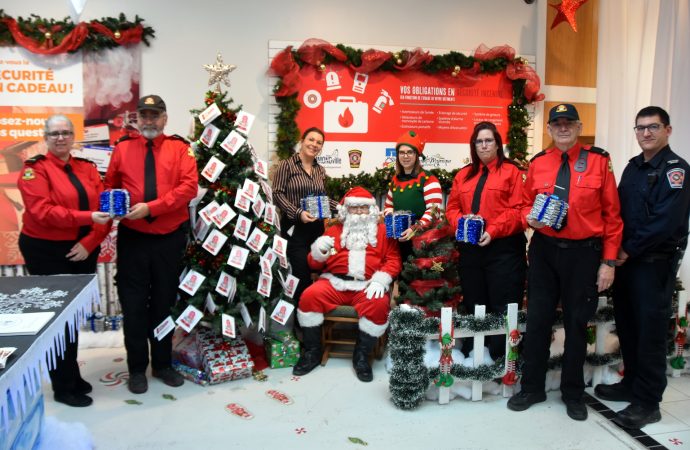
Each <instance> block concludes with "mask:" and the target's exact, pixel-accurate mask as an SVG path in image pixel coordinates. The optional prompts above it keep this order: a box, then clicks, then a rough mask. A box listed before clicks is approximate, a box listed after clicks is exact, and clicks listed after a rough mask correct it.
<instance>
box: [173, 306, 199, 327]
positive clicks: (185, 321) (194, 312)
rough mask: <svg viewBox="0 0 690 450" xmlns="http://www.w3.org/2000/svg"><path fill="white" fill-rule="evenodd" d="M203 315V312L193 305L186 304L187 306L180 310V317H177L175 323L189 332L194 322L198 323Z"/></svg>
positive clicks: (194, 324)
mask: <svg viewBox="0 0 690 450" xmlns="http://www.w3.org/2000/svg"><path fill="white" fill-rule="evenodd" d="M203 315H204V314H203V313H202V312H201V311H199V310H198V309H196V308H195V307H194V305H188V306H187V308H186V309H185V310H184V311H182V314H180V317H178V318H177V320H176V321H175V323H176V324H177V325H178V326H179V327H180V328H182V329H183V330H185V331H186V332H187V333H189V332H191V331H192V329H193V328H194V327H195V326H196V324H197V323H199V321H200V320H201V318H202V317H203Z"/></svg>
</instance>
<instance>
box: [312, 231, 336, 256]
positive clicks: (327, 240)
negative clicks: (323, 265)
mask: <svg viewBox="0 0 690 450" xmlns="http://www.w3.org/2000/svg"><path fill="white" fill-rule="evenodd" d="M314 245H315V246H316V249H317V250H318V251H319V253H321V254H323V255H327V254H328V252H330V251H331V249H332V248H333V246H334V245H335V239H333V237H332V236H320V237H318V238H317V239H316V241H314Z"/></svg>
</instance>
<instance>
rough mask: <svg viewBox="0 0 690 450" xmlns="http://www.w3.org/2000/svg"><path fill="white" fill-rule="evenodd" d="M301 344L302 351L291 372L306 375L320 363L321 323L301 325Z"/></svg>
mask: <svg viewBox="0 0 690 450" xmlns="http://www.w3.org/2000/svg"><path fill="white" fill-rule="evenodd" d="M302 345H303V346H304V353H302V356H300V358H299V361H297V364H295V367H293V368H292V374H293V375H296V376H302V375H306V374H308V373H309V372H311V371H312V370H314V369H315V368H316V366H318V365H319V364H321V325H319V326H317V327H302Z"/></svg>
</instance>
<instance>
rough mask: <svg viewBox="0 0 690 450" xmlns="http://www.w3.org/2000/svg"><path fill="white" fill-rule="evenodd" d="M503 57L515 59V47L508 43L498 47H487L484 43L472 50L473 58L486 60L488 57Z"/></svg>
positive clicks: (509, 59)
mask: <svg viewBox="0 0 690 450" xmlns="http://www.w3.org/2000/svg"><path fill="white" fill-rule="evenodd" d="M501 57H503V58H505V59H507V60H508V61H512V60H513V59H515V49H514V48H513V47H511V46H510V45H501V46H499V47H493V48H489V47H487V46H486V45H484V44H481V45H479V47H477V49H476V50H475V51H474V58H475V59H478V60H480V61H488V60H490V59H496V58H501Z"/></svg>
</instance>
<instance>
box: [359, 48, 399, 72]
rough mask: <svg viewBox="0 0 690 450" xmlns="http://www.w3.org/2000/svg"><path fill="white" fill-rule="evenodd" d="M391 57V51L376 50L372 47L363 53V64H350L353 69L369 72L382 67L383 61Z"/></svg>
mask: <svg viewBox="0 0 690 450" xmlns="http://www.w3.org/2000/svg"><path fill="white" fill-rule="evenodd" d="M390 58H391V53H390V52H384V51H383V50H376V49H373V48H370V49H369V50H367V51H365V52H364V53H362V64H360V65H359V67H355V66H353V65H350V67H351V68H352V70H355V71H357V72H360V73H369V72H372V71H374V70H376V69H378V68H379V67H381V65H383V63H385V62H386V61H387V60H389V59H390Z"/></svg>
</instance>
